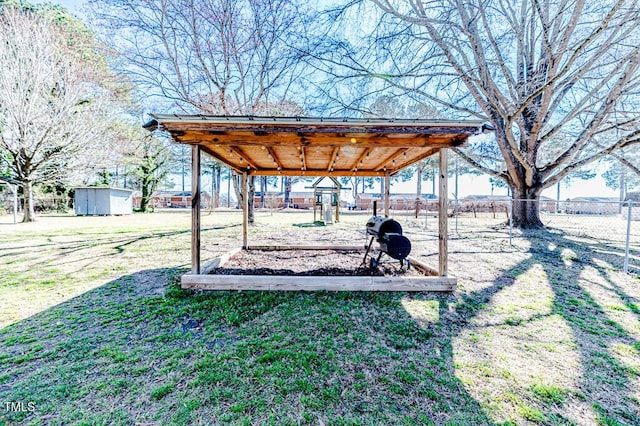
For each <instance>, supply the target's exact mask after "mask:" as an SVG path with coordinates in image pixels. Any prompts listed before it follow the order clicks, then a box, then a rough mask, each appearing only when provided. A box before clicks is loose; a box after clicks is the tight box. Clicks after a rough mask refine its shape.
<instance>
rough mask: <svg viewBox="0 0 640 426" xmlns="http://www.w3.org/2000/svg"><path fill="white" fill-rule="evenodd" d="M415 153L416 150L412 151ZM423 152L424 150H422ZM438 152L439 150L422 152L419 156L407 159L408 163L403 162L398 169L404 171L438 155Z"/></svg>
mask: <svg viewBox="0 0 640 426" xmlns="http://www.w3.org/2000/svg"><path fill="white" fill-rule="evenodd" d="M412 151H415V150H412ZM421 151H422V150H421ZM437 152H438V149H437V148H433V149H430V150H427V151H426V152H422V153H420V154H419V155H417V156H412V157H410V158H409V159H407V161H404V162H401V163H397V164H398V165H397V167H398V169H404V168H405V167H408V166H410V165H412V164H415V163H417V162H418V161H421V160H424V159H425V158H429V157H431V156H432V155H434V154H436V153H437Z"/></svg>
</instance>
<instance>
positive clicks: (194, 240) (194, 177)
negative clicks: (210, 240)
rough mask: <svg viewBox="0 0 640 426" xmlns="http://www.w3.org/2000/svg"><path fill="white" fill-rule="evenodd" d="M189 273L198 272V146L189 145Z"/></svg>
mask: <svg viewBox="0 0 640 426" xmlns="http://www.w3.org/2000/svg"><path fill="white" fill-rule="evenodd" d="M191 273H192V274H199V273H200V146H198V145H193V146H192V147H191Z"/></svg>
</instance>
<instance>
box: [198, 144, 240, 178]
mask: <svg viewBox="0 0 640 426" xmlns="http://www.w3.org/2000/svg"><path fill="white" fill-rule="evenodd" d="M200 149H201V150H202V151H203V152H204V153H205V154H207V155H208V156H209V157H211V158H214V159H216V160H218V161H219V162H221V163H222V164H224V165H225V166H227V167H229V168H230V169H232V170H233V171H235V172H236V173H242V172H241V170H240V169H239V168H238V166H237V165H235V164H233V163H231V162H229V160H227V159H226V158H224V157H223V156H221V155H219V154H216V153H215V152H214V151H212V150H211V149H209V148H208V147H207V146H205V145H202V146H200Z"/></svg>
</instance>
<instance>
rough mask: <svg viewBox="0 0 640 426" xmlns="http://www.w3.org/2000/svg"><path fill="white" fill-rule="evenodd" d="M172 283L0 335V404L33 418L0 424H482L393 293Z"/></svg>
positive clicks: (130, 282) (130, 280) (440, 350)
mask: <svg viewBox="0 0 640 426" xmlns="http://www.w3.org/2000/svg"><path fill="white" fill-rule="evenodd" d="M181 272H184V271H181V270H177V269H155V270H147V271H141V272H138V273H135V274H131V275H125V276H122V277H120V278H118V279H116V280H113V281H111V282H109V283H107V284H105V285H104V286H102V287H100V288H97V289H94V290H92V291H90V292H87V293H85V294H83V295H81V296H79V297H76V298H74V299H72V300H69V301H67V302H65V303H62V304H60V305H57V306H54V307H52V308H50V309H48V310H46V311H44V312H41V313H39V314H37V315H34V316H32V317H30V318H28V319H25V320H23V321H21V322H19V323H16V324H13V325H10V326H8V327H6V328H4V329H2V330H0V346H1V347H2V348H3V349H2V351H1V352H0V401H2V402H4V401H11V402H23V403H24V404H23V406H24V407H28V406H29V405H28V403H30V402H31V403H33V406H35V410H34V411H33V412H29V411H27V412H12V411H6V412H5V411H2V412H0V419H1V420H0V423H2V421H4V422H5V423H6V424H30V423H34V424H40V423H45V424H70V423H76V422H82V423H83V424H133V423H152V424H156V423H159V424H199V423H205V424H219V423H223V422H231V423H244V424H262V423H273V424H318V423H319V422H321V421H322V422H324V424H327V425H329V424H358V423H361V424H432V423H435V424H491V423H492V422H491V421H490V420H489V419H488V418H487V417H486V416H485V415H484V414H483V411H482V409H481V408H480V407H479V405H478V404H477V403H476V402H475V401H474V399H473V398H471V397H470V396H469V395H468V394H467V392H466V391H465V389H464V386H463V385H462V384H461V383H460V381H459V380H458V379H457V378H456V375H455V371H454V368H453V363H452V360H451V351H450V349H448V348H449V347H450V342H448V340H447V337H446V336H436V335H434V333H433V332H431V331H428V330H425V329H423V328H421V327H420V326H419V325H418V324H417V323H416V321H415V320H414V319H413V318H412V317H411V316H410V315H409V314H408V313H407V311H406V310H405V308H404V306H403V300H404V298H405V297H406V296H405V295H403V294H397V293H395V294H391V293H303V292H297V293H282V292H216V293H192V292H187V291H182V290H180V289H179V287H178V284H177V282H178V279H179V278H178V276H179V274H180V273H181ZM158 290H162V291H161V292H159V291H158ZM160 293H162V294H160Z"/></svg>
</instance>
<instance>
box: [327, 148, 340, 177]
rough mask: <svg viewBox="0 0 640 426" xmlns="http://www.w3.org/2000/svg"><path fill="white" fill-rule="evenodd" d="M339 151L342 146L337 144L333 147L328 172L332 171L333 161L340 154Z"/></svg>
mask: <svg viewBox="0 0 640 426" xmlns="http://www.w3.org/2000/svg"><path fill="white" fill-rule="evenodd" d="M338 152H340V147H339V146H337V147H335V148H333V152H332V153H331V160H329V165H328V166H327V172H332V171H333V170H332V169H333V163H334V162H335V161H336V157H337V156H338Z"/></svg>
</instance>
